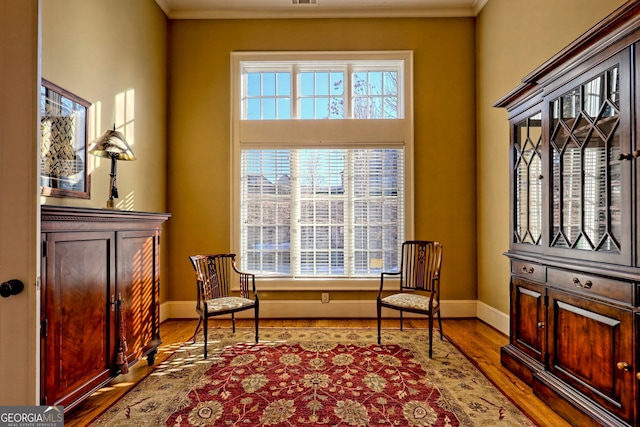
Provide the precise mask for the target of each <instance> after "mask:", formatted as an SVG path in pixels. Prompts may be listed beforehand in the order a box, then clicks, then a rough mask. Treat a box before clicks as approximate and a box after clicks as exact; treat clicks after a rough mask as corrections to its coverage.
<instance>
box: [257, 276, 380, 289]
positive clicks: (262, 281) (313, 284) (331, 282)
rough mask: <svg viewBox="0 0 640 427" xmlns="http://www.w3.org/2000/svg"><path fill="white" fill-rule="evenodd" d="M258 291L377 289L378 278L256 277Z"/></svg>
mask: <svg viewBox="0 0 640 427" xmlns="http://www.w3.org/2000/svg"><path fill="white" fill-rule="evenodd" d="M256 288H258V291H296V292H300V291H377V290H378V289H379V288H380V279H379V278H377V277H376V278H366V279H364V278H363V279H345V278H317V279H309V278H304V279H291V278H281V277H273V278H271V277H256Z"/></svg>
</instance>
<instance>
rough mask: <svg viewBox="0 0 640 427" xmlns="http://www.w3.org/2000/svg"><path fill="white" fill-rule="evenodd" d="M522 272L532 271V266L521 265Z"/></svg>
mask: <svg viewBox="0 0 640 427" xmlns="http://www.w3.org/2000/svg"><path fill="white" fill-rule="evenodd" d="M522 272H523V273H529V274H531V273H533V267H529V268H527V266H526V265H523V266H522Z"/></svg>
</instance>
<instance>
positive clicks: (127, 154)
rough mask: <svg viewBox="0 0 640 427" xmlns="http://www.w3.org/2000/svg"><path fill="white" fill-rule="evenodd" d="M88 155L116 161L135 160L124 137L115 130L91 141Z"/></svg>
mask: <svg viewBox="0 0 640 427" xmlns="http://www.w3.org/2000/svg"><path fill="white" fill-rule="evenodd" d="M89 154H93V155H94V156H98V157H107V158H112V159H113V158H115V159H116V160H136V156H135V154H133V151H132V150H131V147H129V144H128V143H127V140H126V139H125V138H124V135H123V134H122V133H120V132H118V131H117V130H115V129H110V130H108V131H106V132H105V133H104V134H102V136H101V137H100V138H98V139H96V140H95V141H93V144H92V145H91V148H89Z"/></svg>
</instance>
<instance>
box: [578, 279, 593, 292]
mask: <svg viewBox="0 0 640 427" xmlns="http://www.w3.org/2000/svg"><path fill="white" fill-rule="evenodd" d="M573 285H574V286H575V287H576V288H581V289H591V286H593V283H592V282H591V280H587V281H586V282H584V285H583V284H582V283H580V279H578V278H577V277H574V278H573Z"/></svg>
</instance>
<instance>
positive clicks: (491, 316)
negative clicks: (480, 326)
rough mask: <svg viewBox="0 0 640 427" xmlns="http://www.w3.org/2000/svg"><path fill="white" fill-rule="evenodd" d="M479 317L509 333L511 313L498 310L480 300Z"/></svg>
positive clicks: (506, 333) (504, 332)
mask: <svg viewBox="0 0 640 427" xmlns="http://www.w3.org/2000/svg"><path fill="white" fill-rule="evenodd" d="M477 317H478V319H480V320H482V321H483V322H485V323H487V324H488V325H491V326H493V327H494V328H495V329H497V330H499V331H500V332H502V333H503V334H505V335H509V329H510V326H509V324H510V322H509V315H508V314H505V313H503V312H501V311H500V310H497V309H495V308H493V307H491V306H490V305H487V304H485V303H483V302H482V301H478V315H477Z"/></svg>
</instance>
